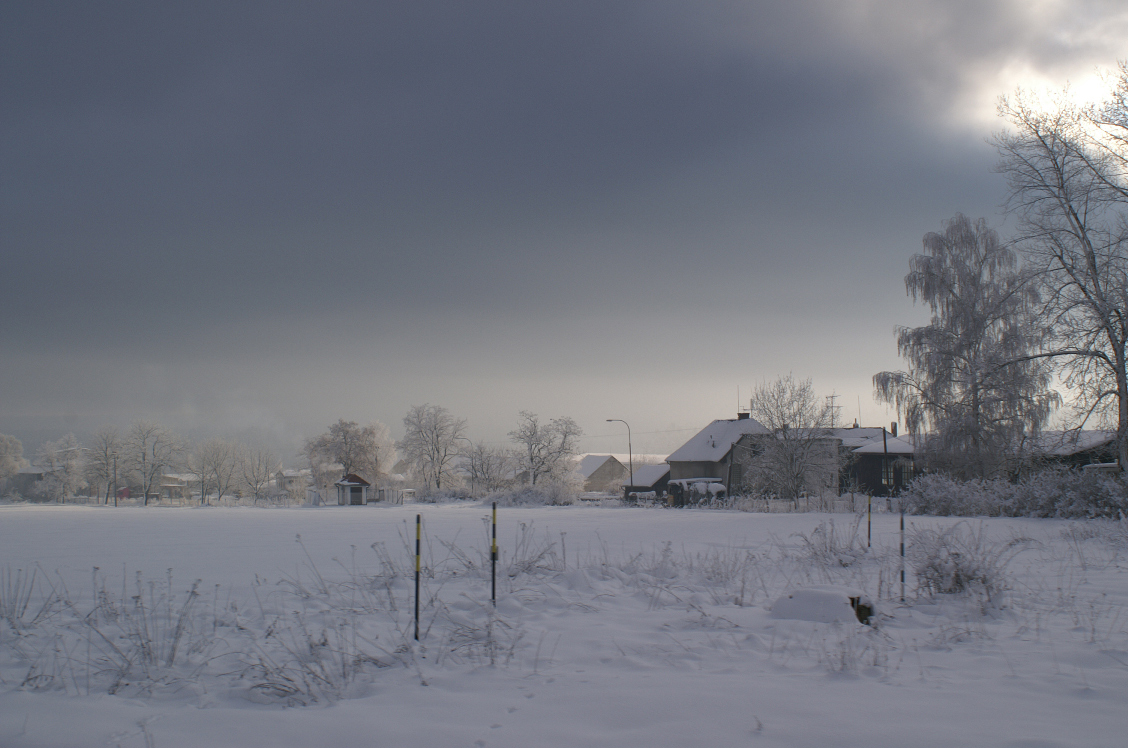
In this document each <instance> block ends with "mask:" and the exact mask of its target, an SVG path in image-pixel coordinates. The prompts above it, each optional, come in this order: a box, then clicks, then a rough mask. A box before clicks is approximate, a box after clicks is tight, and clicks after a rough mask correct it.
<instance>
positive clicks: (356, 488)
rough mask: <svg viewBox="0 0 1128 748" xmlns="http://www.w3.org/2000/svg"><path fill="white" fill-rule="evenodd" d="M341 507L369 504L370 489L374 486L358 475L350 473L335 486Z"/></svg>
mask: <svg viewBox="0 0 1128 748" xmlns="http://www.w3.org/2000/svg"><path fill="white" fill-rule="evenodd" d="M333 485H335V486H336V487H337V504H338V505H339V506H348V505H351V506H363V505H365V504H367V503H368V489H369V488H371V486H372V484H371V483H369V482H368V481H366V480H365V479H364V478H361V477H360V476H359V475H357V474H356V473H349V474H348V475H346V476H345V477H344V478H341V479H340V480H339V481H337V482H336V483H335V484H333Z"/></svg>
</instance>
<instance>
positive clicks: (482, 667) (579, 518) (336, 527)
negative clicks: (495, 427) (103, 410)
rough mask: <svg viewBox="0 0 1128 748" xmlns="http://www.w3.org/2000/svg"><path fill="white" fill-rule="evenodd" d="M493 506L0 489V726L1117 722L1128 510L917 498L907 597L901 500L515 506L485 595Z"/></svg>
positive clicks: (502, 520) (283, 735)
mask: <svg viewBox="0 0 1128 748" xmlns="http://www.w3.org/2000/svg"><path fill="white" fill-rule="evenodd" d="M417 512H418V513H420V514H422V515H423V518H424V532H425V539H424V542H423V566H424V575H423V576H424V581H423V613H422V616H421V618H422V625H423V633H422V637H421V641H420V642H419V643H418V644H415V643H414V642H413V640H412V637H411V634H412V608H413V597H412V589H413V585H412V573H413V564H414V561H413V557H412V555H411V549H412V547H413V545H414V520H415V514H416V513H417ZM488 514H489V510H488V507H485V506H482V505H478V504H448V505H418V506H410V505H409V506H406V507H395V506H373V507H323V508H318V509H309V508H305V509H248V508H242V509H235V508H192V509H168V508H150V509H134V508H129V509H126V508H122V509H112V508H110V509H107V508H96V507H71V506H62V507H59V506H22V505H17V506H4V507H0V572H2V573H3V576H2V577H0V615H3V616H4V617H5V618H7V619H8V620H7V621H0V745H2V746H5V748H15V747H17V746H107V745H108V746H123V748H128V747H131V746H156V747H157V748H179V747H181V746H183V747H185V748H187V747H189V746H354V745H356V746H359V745H365V746H370V745H375V746H427V747H429V748H430V747H436V746H466V747H467V748H473V747H474V746H489V747H490V748H494V747H498V746H514V747H516V746H577V745H583V746H609V747H610V746H616V747H622V746H647V747H648V748H650V747H652V746H691V745H692V746H697V745H704V746H743V745H749V746H814V745H833V746H891V747H892V746H897V747H900V746H909V745H912V746H962V745H966V746H1000V747H1003V746H1006V747H1009V748H1020V747H1024V748H1035V747H1038V748H1048V747H1049V746H1122V745H1124V744H1125V733H1126V727H1128V718H1126V713H1128V609H1126V604H1128V574H1126V573H1125V566H1126V563H1128V532H1126V531H1125V528H1124V527H1123V526H1122V525H1118V524H1116V523H1085V522H1064V521H1050V520H1016V519H990V520H982V521H980V520H972V521H967V522H964V523H962V524H961V523H960V521H959V520H956V519H954V518H929V517H911V518H908V520H909V523H910V527H909V533H908V534H909V536H910V538H912V537H918V542H917V543H916V544H915V545H914V547H913V552H914V553H916V554H920V553H923V552H924V550H926V549H928V548H931V549H933V551H937V550H940V551H943V550H944V549H948V550H952V549H953V548H956V547H957V545H958V544H959V543H963V544H964V545H963V546H961V547H959V548H957V550H959V552H960V553H961V554H962V555H961V556H960V557H953V556H951V555H950V554H949V555H946V556H944V555H937V556H934V564H933V567H934V568H935V569H936V570H937V573H938V574H939V576H938V577H935V578H933V580H932V581H933V584H935V585H944V584H954V583H958V582H959V581H960V580H959V579H958V572H959V571H960V569H963V568H964V565H965V564H967V563H968V561H969V560H977V561H978V562H980V566H979V568H980V571H981V572H982V574H981V575H980V576H981V579H979V580H978V581H977V580H975V579H972V580H970V581H969V582H968V586H969V587H970V591H967V592H964V593H959V594H935V595H931V596H929V595H926V594H918V593H917V585H918V580H917V579H916V578H915V577H914V575H913V573H912V566H910V572H909V580H908V599H907V602H906V603H905V604H904V605H902V604H901V603H900V601H899V597H900V586H899V577H898V572H899V568H900V566H899V564H900V559H899V556H898V553H897V547H898V532H897V522H898V518H897V517H896V516H890V515H884V514H881V515H875V516H874V536H873V547H872V549H870V550H869V552H868V553H867V552H865V530H866V528H865V523H864V520H863V521H862V522H861V524H860V526H858V527H857V532H856V534H855V532H854V528H855V518H854V516H853V515H828V514H770V515H766V514H751V513H742V512H725V511H698V510H668V509H637V508H619V507H597V506H577V507H553V508H525V509H516V508H514V509H509V508H502V509H501V510H500V511H499V532H498V535H499V543H500V546H501V562H500V563H499V575H498V577H499V578H498V604H497V608H496V611H494V610H493V609H492V608H491V606H490V605H489V576H488V571H489V566H488V541H487V534H486V524H485V522H484V519H485V518H486V517H487V515H488ZM831 523H833V525H832V524H831ZM953 527H955V529H954V530H951V531H950V532H949V533H948V534H947V535H941V533H942V532H943V531H944V530H946V529H948V528H953ZM832 531H833V538H832V537H831V532H832ZM921 531H925V532H924V534H923V535H917V533H920V532H921ZM298 535H300V538H301V539H300V543H299V542H298V540H297V536H298ZM972 556H974V557H975V559H970V557H972ZM957 566H958V567H959V568H956V567H957ZM968 568H970V564H968ZM33 569H34V570H35V577H34V587H29V576H28V573H29V570H33ZM973 576H974V575H973ZM196 580H200V583H199V584H198V585H197V586H195V587H194V585H195V582H196ZM818 585H841V586H843V588H856V589H859V590H861V591H862V592H864V593H866V594H867V595H868V596H869V597H871V598H872V599H874V600H875V601H876V602H877V607H878V615H877V617H876V619H875V625H873V626H866V625H862V624H860V623H858V622H857V621H856V620H848V619H847V620H839V621H838V622H833V623H820V622H816V621H811V620H793V619H783V618H779V617H773V616H772V614H771V612H770V610H769V609H770V607H771V605H772V603H773V602H774V601H775V600H776V599H778V598H779V597H781V596H782V595H784V594H785V593H786V592H788V591H789V590H794V589H799V588H810V587H814V586H818ZM193 587H194V589H195V593H191V592H190V590H192V589H193ZM1004 587H1005V588H1007V589H1006V590H1005V591H1003V588H1004ZM29 589H30V594H28V593H29ZM170 591H171V594H170ZM988 592H989V593H990V599H989V596H988ZM792 607H793V608H795V606H792ZM797 610H798V611H799V612H798V615H800V616H803V615H805V612H804V609H803V606H798V608H797ZM778 612H779V608H777V613H778ZM806 612H807V613H811V615H809V616H807V617H811V618H817V617H818V615H817V613H818V611H817V610H815V609H813V608H812V609H810V610H808V611H806ZM111 691H112V692H113V695H111V693H110V692H111Z"/></svg>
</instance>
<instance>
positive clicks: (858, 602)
mask: <svg viewBox="0 0 1128 748" xmlns="http://www.w3.org/2000/svg"><path fill="white" fill-rule="evenodd" d="M850 607H851V608H853V609H854V615H856V616H857V617H858V620H859V621H861V622H862V623H864V624H866V625H867V626H868V625H869V622H870V620H871V619H872V618H873V605H872V604H871V603H868V602H862V598H860V597H851V598H850Z"/></svg>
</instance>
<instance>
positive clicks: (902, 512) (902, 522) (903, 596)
mask: <svg viewBox="0 0 1128 748" xmlns="http://www.w3.org/2000/svg"><path fill="white" fill-rule="evenodd" d="M900 503H901V602H905V502H904V500H903V499H902V500H901V502H900Z"/></svg>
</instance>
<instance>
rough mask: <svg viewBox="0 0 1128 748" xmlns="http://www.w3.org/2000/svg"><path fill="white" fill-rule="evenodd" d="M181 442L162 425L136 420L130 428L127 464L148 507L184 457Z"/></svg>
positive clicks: (124, 451) (125, 449)
mask: <svg viewBox="0 0 1128 748" xmlns="http://www.w3.org/2000/svg"><path fill="white" fill-rule="evenodd" d="M181 451H182V448H181V446H180V440H179V439H178V438H177V437H176V436H175V435H174V434H173V433H172V432H171V431H168V430H167V429H165V428H164V427H163V426H161V425H160V424H157V423H154V422H153V421H136V422H134V424H133V425H132V426H130V427H129V433H128V434H127V435H126V438H125V446H124V449H123V454H124V457H125V464H126V466H127V468H128V470H129V472H130V473H132V475H133V477H134V479H135V480H136V481H137V482H138V484H139V485H140V486H141V492H142V496H143V497H144V504H145V506H148V505H149V497H150V496H152V495H153V489H154V488H159V487H160V479H161V475H162V474H163V473H164V471H165V470H167V469H169V467H170V466H171V465H172V464H173V463H174V462H175V461H176V459H177V458H178V457H179V456H180V454H181Z"/></svg>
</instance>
